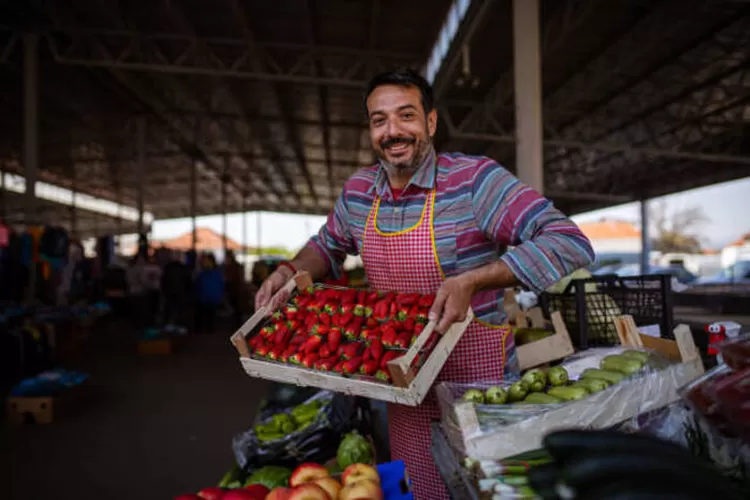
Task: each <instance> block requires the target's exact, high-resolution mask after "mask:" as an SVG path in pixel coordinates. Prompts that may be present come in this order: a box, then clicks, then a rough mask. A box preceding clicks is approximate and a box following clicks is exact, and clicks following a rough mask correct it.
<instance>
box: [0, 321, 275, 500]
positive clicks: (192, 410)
mask: <svg viewBox="0 0 750 500" xmlns="http://www.w3.org/2000/svg"><path fill="white" fill-rule="evenodd" d="M228 335H229V334H228V333H226V334H217V335H216V336H191V337H189V338H188V339H187V341H186V344H185V345H184V346H183V349H182V350H181V351H180V352H177V353H175V354H174V355H172V356H171V357H159V358H142V357H138V356H137V355H136V354H135V341H134V339H133V338H132V334H129V333H127V330H125V329H119V328H109V329H108V330H107V331H102V332H99V338H98V339H97V341H96V342H92V345H91V346H90V349H89V352H87V353H86V354H85V355H84V356H83V360H82V361H79V362H78V363H76V365H77V366H71V367H75V368H81V369H84V370H86V371H88V372H89V373H90V374H91V378H90V381H91V387H90V388H89V389H91V391H90V395H89V397H88V399H87V400H86V401H84V402H83V403H82V404H81V406H80V407H78V408H77V411H76V412H75V413H73V414H71V415H69V416H67V417H65V418H61V419H60V420H59V421H57V422H55V423H53V424H51V425H31V424H30V425H24V426H21V427H12V428H9V427H4V428H0V430H1V431H2V434H0V451H2V457H1V458H2V462H0V498H3V499H5V498H9V499H11V500H53V499H73V498H75V499H76V500H94V499H97V500H101V499H103V498H106V499H108V500H120V499H122V500H125V499H127V500H134V499H139V500H150V499H154V500H156V499H159V500H164V499H169V498H172V497H173V496H174V495H176V494H178V493H184V492H194V491H197V490H198V489H200V488H201V487H204V486H210V485H214V484H216V482H217V481H218V480H219V478H220V477H221V476H222V475H223V474H224V472H226V471H227V470H228V469H229V467H230V465H231V463H232V460H233V457H232V452H231V438H232V436H233V435H235V434H236V433H239V432H240V431H242V430H244V429H246V428H248V427H249V426H250V425H251V423H252V421H253V418H254V416H255V412H256V409H257V405H258V402H259V401H260V399H262V398H263V397H264V396H265V393H266V385H265V384H264V383H262V382H260V381H257V380H254V379H250V378H249V377H247V376H246V375H245V374H244V372H243V371H242V369H241V367H240V365H239V363H238V361H237V357H236V352H235V351H234V349H233V348H232V346H231V345H230V344H229V342H228V340H227V338H228ZM0 425H1V424H0ZM8 484H9V485H10V487H8V486H7V485H8ZM9 490H10V494H9V495H6V492H8V491H9Z"/></svg>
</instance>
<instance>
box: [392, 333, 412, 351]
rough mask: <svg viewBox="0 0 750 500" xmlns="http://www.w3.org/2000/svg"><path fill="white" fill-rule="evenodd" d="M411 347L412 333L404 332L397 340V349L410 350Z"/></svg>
mask: <svg viewBox="0 0 750 500" xmlns="http://www.w3.org/2000/svg"><path fill="white" fill-rule="evenodd" d="M410 345H411V333H409V332H403V333H401V334H399V336H398V338H397V339H396V344H395V347H401V348H402V349H408V348H409V346H410Z"/></svg>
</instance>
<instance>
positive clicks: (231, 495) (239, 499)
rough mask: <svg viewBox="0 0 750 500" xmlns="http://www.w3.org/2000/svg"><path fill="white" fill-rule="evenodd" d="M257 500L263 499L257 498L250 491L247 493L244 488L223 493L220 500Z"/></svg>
mask: <svg viewBox="0 0 750 500" xmlns="http://www.w3.org/2000/svg"><path fill="white" fill-rule="evenodd" d="M259 498H265V497H259V496H258V495H256V494H255V493H253V492H252V491H248V490H246V489H244V488H235V489H233V490H229V491H227V492H226V493H224V496H223V497H221V500H258V499H259Z"/></svg>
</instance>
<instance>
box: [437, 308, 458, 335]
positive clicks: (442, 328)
mask: <svg viewBox="0 0 750 500" xmlns="http://www.w3.org/2000/svg"><path fill="white" fill-rule="evenodd" d="M455 322H456V311H455V310H454V309H452V308H450V307H446V308H445V309H444V310H443V315H442V317H441V318H440V322H439V323H438V325H437V326H436V327H435V330H436V331H437V332H438V333H439V334H441V335H442V334H443V333H445V332H447V331H448V328H450V327H451V325H452V324H453V323H455Z"/></svg>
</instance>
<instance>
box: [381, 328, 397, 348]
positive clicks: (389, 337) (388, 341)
mask: <svg viewBox="0 0 750 500" xmlns="http://www.w3.org/2000/svg"><path fill="white" fill-rule="evenodd" d="M381 331H382V332H383V335H381V336H380V340H382V341H383V345H384V346H385V347H393V346H394V345H396V339H398V333H396V330H395V329H394V328H393V326H391V325H386V326H384V327H383V328H382V329H381Z"/></svg>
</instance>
